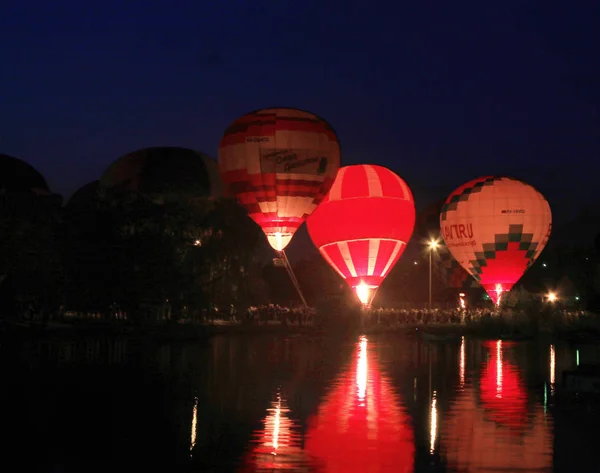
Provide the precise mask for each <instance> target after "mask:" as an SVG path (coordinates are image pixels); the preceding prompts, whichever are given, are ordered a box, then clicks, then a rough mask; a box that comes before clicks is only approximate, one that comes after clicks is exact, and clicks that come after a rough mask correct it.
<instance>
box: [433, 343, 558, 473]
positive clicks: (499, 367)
mask: <svg viewBox="0 0 600 473" xmlns="http://www.w3.org/2000/svg"><path fill="white" fill-rule="evenodd" d="M484 346H485V347H486V349H487V350H488V351H489V358H488V361H487V362H486V363H485V364H484V366H483V369H482V372H481V378H480V393H479V399H478V396H477V393H476V389H475V387H474V386H472V385H468V386H465V388H464V390H462V392H460V393H459V395H458V397H457V398H456V400H455V401H454V403H453V405H452V406H451V408H450V411H449V412H448V415H447V418H446V421H445V428H444V432H443V434H442V444H443V457H444V458H445V461H446V463H447V465H448V467H449V468H450V469H451V470H452V471H461V472H477V473H483V472H488V471H490V472H491V471H523V470H527V471H552V450H553V443H552V442H553V439H552V431H551V427H550V426H551V422H549V421H548V419H547V417H546V416H545V414H544V411H543V409H542V408H541V406H539V405H538V404H535V405H534V406H533V407H532V409H531V411H530V412H528V400H527V391H526V388H525V386H524V384H523V379H522V377H521V373H520V372H519V370H518V368H517V367H516V366H515V365H514V364H513V363H512V362H511V361H510V360H508V359H507V354H506V353H505V350H507V349H509V348H510V346H511V345H509V344H507V343H503V342H502V341H497V342H489V343H486V344H484Z"/></svg>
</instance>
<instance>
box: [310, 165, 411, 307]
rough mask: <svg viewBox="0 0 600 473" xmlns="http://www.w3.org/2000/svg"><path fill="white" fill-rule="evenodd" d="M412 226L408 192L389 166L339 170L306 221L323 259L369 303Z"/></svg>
mask: <svg viewBox="0 0 600 473" xmlns="http://www.w3.org/2000/svg"><path fill="white" fill-rule="evenodd" d="M414 225H415V203H414V200H413V196H412V192H411V191H410V189H409V187H408V185H407V184H406V182H404V180H402V178H401V177H400V176H398V175H397V174H395V173H393V172H392V171H390V170H389V169H387V168H384V167H382V166H375V165H366V164H360V165H355V166H346V167H343V168H341V169H340V170H339V172H338V175H337V177H336V179H335V182H334V184H333V187H332V188H331V191H329V194H328V195H327V197H326V198H325V199H324V200H323V202H322V203H321V205H320V206H319V207H318V208H317V210H315V212H314V213H313V214H312V215H311V216H310V217H309V218H308V220H307V221H306V226H307V228H308V233H309V235H310V237H311V239H312V241H313V243H314V244H315V246H316V247H317V248H318V249H319V251H320V252H321V254H322V255H323V257H324V258H325V260H327V262H328V263H329V264H330V265H331V267H332V268H333V269H335V270H336V271H337V272H338V273H339V274H340V275H341V276H342V277H343V278H344V279H345V280H346V282H347V283H348V284H349V285H350V287H351V288H353V289H354V291H355V292H356V294H357V296H358V298H359V300H360V301H361V302H362V303H363V304H369V303H370V302H371V299H372V298H373V296H374V295H375V291H376V290H377V288H378V287H379V286H380V284H381V283H382V282H383V280H384V279H385V277H386V276H387V275H388V274H389V273H390V270H391V269H392V268H393V267H394V265H395V264H396V262H397V261H398V259H399V258H400V256H401V255H402V252H403V251H404V248H405V247H406V243H407V242H408V240H409V239H410V236H411V234H412V231H413V228H414Z"/></svg>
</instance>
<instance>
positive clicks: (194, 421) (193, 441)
mask: <svg viewBox="0 0 600 473" xmlns="http://www.w3.org/2000/svg"><path fill="white" fill-rule="evenodd" d="M197 425H198V398H197V397H196V398H194V407H193V409H192V432H191V435H190V455H191V452H192V450H193V449H194V447H195V446H196V430H197Z"/></svg>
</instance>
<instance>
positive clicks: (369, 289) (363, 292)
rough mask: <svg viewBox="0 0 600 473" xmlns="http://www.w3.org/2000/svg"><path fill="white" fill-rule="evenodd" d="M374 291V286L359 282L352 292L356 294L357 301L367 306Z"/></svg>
mask: <svg viewBox="0 0 600 473" xmlns="http://www.w3.org/2000/svg"><path fill="white" fill-rule="evenodd" d="M374 289H375V287H374V286H369V285H368V284H365V282H364V281H361V282H360V284H359V285H358V286H356V287H355V288H354V292H356V295H357V297H358V300H359V301H360V302H361V303H362V304H363V305H369V303H370V302H371V299H372V296H373V294H374Z"/></svg>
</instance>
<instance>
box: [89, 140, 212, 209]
mask: <svg viewBox="0 0 600 473" xmlns="http://www.w3.org/2000/svg"><path fill="white" fill-rule="evenodd" d="M99 185H100V188H101V189H102V188H104V189H112V190H114V191H116V192H118V193H133V194H137V195H142V196H144V197H146V198H149V199H150V200H152V201H154V202H156V203H163V202H164V201H165V200H171V199H174V200H180V199H189V200H194V199H201V198H206V197H219V196H220V195H221V193H222V183H221V178H220V176H219V171H218V168H217V163H216V162H215V161H214V160H213V159H212V158H210V157H209V156H207V155H205V154H203V153H200V152H198V151H194V150H191V149H187V148H178V147H172V146H161V147H156V148H146V149H140V150H137V151H134V152H132V153H128V154H126V155H125V156H122V157H121V158H119V159H117V160H116V161H115V162H113V163H112V164H111V165H110V166H109V167H108V168H107V169H106V170H105V171H104V173H103V174H102V177H101V178H100V184H99Z"/></svg>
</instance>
